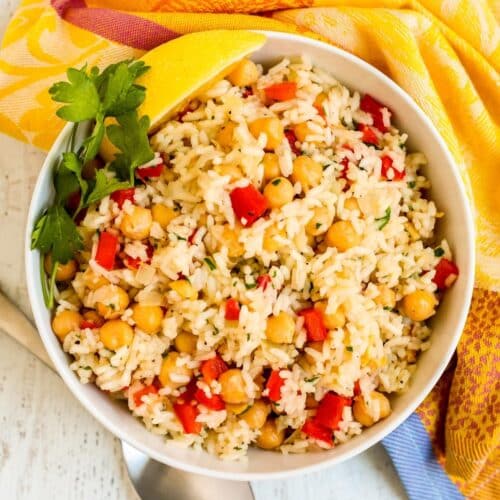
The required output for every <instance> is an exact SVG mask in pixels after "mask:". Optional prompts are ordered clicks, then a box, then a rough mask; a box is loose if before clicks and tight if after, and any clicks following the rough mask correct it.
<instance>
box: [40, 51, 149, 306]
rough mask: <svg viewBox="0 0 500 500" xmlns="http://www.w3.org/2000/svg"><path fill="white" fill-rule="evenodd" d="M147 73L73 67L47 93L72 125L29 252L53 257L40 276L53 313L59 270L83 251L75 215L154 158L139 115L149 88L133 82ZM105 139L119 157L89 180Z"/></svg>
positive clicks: (126, 66)
mask: <svg viewBox="0 0 500 500" xmlns="http://www.w3.org/2000/svg"><path fill="white" fill-rule="evenodd" d="M148 69H149V68H148V66H146V65H145V64H144V62H142V61H132V60H126V61H121V62H119V63H116V64H111V65H110V66H108V67H107V68H105V69H104V70H102V71H100V70H99V68H96V67H93V68H91V69H88V68H87V66H86V65H85V66H84V67H83V68H81V69H76V68H69V69H68V70H67V72H66V74H67V77H68V81H63V82H58V83H55V84H54V85H52V87H51V88H50V89H49V94H50V95H51V97H52V99H53V100H54V101H56V102H60V103H63V106H61V107H60V108H59V109H58V110H57V112H56V114H57V116H59V117H60V118H62V119H63V120H66V121H68V122H73V123H74V127H73V131H72V134H71V137H70V140H69V144H68V148H67V151H65V152H64V153H63V154H62V155H61V157H60V158H59V160H58V162H57V164H56V165H55V168H54V176H53V182H54V188H55V192H56V194H55V198H54V202H53V204H52V206H50V207H49V208H47V209H46V210H45V211H44V212H43V213H42V214H41V216H40V217H39V219H38V220H37V222H36V223H35V227H34V229H33V233H32V236H31V248H32V249H38V250H39V251H40V253H41V258H42V259H43V257H44V255H46V254H48V253H50V254H51V257H52V259H51V260H52V262H53V265H52V270H51V273H50V277H48V278H47V277H46V276H45V274H44V273H43V272H42V274H43V283H42V285H43V286H42V289H43V292H44V299H45V303H46V305H47V306H48V307H50V308H51V307H53V304H54V283H55V275H56V272H57V267H58V265H59V264H60V263H61V264H64V263H66V262H68V260H70V259H72V258H73V257H74V256H75V254H76V253H77V252H78V251H79V250H81V249H82V248H83V242H82V238H81V236H80V234H79V233H78V230H77V225H76V223H75V218H76V217H77V215H78V214H79V213H80V212H81V210H82V209H84V208H86V207H88V206H89V205H91V204H93V203H96V202H98V201H99V200H101V199H102V198H104V197H105V196H107V195H110V194H112V193H113V192H114V191H117V190H119V189H126V188H129V187H132V186H133V185H134V180H135V170H136V169H137V167H139V166H141V165H143V164H145V163H147V162H148V161H150V160H152V159H153V158H154V153H153V151H152V149H151V147H150V145H149V140H148V135H147V132H148V129H149V118H148V117H147V116H142V117H139V115H138V113H137V108H138V107H139V106H140V104H141V103H142V102H143V101H144V98H145V95H146V89H145V88H144V87H143V86H141V85H138V84H137V83H135V81H136V79H137V78H138V77H139V76H141V75H142V74H144V73H145V72H146V71H147V70H148ZM88 121H90V122H91V123H92V131H91V133H90V135H89V136H88V137H87V138H86V139H85V140H84V141H83V143H82V144H81V146H80V147H79V148H78V149H76V150H75V148H74V141H75V136H76V133H77V130H78V126H79V124H80V123H82V122H88ZM105 136H107V138H108V139H109V140H110V141H111V143H112V144H113V145H114V146H116V147H117V148H118V150H119V152H118V153H117V154H116V156H115V159H114V160H113V161H112V162H111V163H109V164H108V165H106V166H105V167H104V168H102V169H98V170H96V174H95V177H94V178H92V179H86V178H84V177H83V175H82V171H83V167H84V165H85V164H87V163H88V162H89V161H92V160H94V158H95V157H96V156H97V154H98V152H99V148H100V146H101V143H102V141H103V140H104V138H105ZM75 193H78V194H79V203H78V207H77V209H76V211H74V212H73V213H72V214H71V212H69V211H68V209H67V204H68V200H69V198H70V196H72V195H74V194H75Z"/></svg>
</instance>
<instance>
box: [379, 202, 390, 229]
mask: <svg viewBox="0 0 500 500" xmlns="http://www.w3.org/2000/svg"><path fill="white" fill-rule="evenodd" d="M390 218H391V207H387V208H386V209H385V212H384V215H383V217H379V218H378V219H375V221H376V222H377V223H378V224H377V228H378V229H379V230H380V229H382V228H384V227H385V226H387V224H388V223H389V219H390Z"/></svg>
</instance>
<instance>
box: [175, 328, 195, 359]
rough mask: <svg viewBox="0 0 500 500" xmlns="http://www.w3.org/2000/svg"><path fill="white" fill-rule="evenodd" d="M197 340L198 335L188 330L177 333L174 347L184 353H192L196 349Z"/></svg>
mask: <svg viewBox="0 0 500 500" xmlns="http://www.w3.org/2000/svg"><path fill="white" fill-rule="evenodd" d="M197 342H198V337H197V336H196V335H193V334H192V333H189V332H180V333H178V334H177V337H175V340H174V344H175V348H176V349H177V350H178V351H179V352H185V353H186V354H193V353H194V352H195V351H196V344H197Z"/></svg>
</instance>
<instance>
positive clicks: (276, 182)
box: [271, 179, 281, 186]
mask: <svg viewBox="0 0 500 500" xmlns="http://www.w3.org/2000/svg"><path fill="white" fill-rule="evenodd" d="M280 182H281V179H274V181H271V184H272V185H273V186H277V185H278V184H279V183H280Z"/></svg>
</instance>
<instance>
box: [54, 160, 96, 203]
mask: <svg viewBox="0 0 500 500" xmlns="http://www.w3.org/2000/svg"><path fill="white" fill-rule="evenodd" d="M54 187H55V188H56V202H57V203H60V204H62V205H64V204H65V203H66V201H67V200H68V197H69V196H70V195H71V194H72V193H74V192H76V191H80V193H81V195H82V198H83V196H85V193H86V192H87V188H88V185H87V181H86V180H85V179H83V178H82V164H81V162H80V159H79V158H78V156H77V155H76V154H75V153H73V152H67V153H63V154H62V160H61V163H60V165H59V168H58V169H57V171H56V173H55V175H54Z"/></svg>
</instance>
